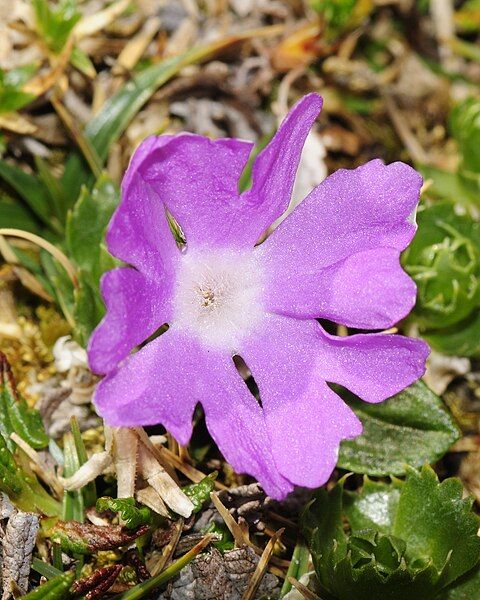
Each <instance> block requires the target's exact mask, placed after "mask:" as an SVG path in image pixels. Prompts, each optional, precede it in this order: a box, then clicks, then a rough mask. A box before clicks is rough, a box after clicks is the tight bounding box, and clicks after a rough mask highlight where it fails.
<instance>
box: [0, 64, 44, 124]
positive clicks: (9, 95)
mask: <svg viewBox="0 0 480 600" xmlns="http://www.w3.org/2000/svg"><path fill="white" fill-rule="evenodd" d="M36 69H37V65H36V64H30V65H25V66H23V67H19V68H18V69H12V70H10V71H5V70H3V69H0V113H8V112H12V111H15V110H19V109H20V108H22V107H23V106H25V105H26V104H28V103H29V102H31V101H32V100H33V99H34V98H35V96H34V95H33V94H28V93H26V92H23V91H22V89H21V87H22V85H23V84H24V83H25V82H26V81H27V80H28V79H29V78H30V77H31V76H32V74H33V72H34V71H35V70H36Z"/></svg>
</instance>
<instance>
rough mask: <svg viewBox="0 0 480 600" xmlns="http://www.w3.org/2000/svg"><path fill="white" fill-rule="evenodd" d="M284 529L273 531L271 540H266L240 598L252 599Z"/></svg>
mask: <svg viewBox="0 0 480 600" xmlns="http://www.w3.org/2000/svg"><path fill="white" fill-rule="evenodd" d="M284 531H285V529H279V530H278V531H277V532H276V533H275V535H274V536H273V537H272V538H271V540H270V541H269V542H268V544H267V545H266V546H265V550H264V551H263V552H262V555H261V556H260V560H259V561H258V564H257V568H256V569H255V572H254V573H253V575H252V578H251V579H250V582H249V584H248V587H247V589H246V590H245V593H244V594H243V596H242V600H253V598H254V597H255V594H256V592H257V590H258V586H259V585H260V582H261V581H262V579H263V576H264V575H265V572H266V570H267V567H268V563H269V561H270V558H271V556H272V554H273V551H274V550H275V544H276V543H277V541H278V540H279V539H280V537H281V535H282V533H283V532H284Z"/></svg>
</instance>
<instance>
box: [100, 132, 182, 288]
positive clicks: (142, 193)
mask: <svg viewBox="0 0 480 600" xmlns="http://www.w3.org/2000/svg"><path fill="white" fill-rule="evenodd" d="M145 143H146V142H145ZM138 152H143V149H142V147H140V148H139V149H138V150H137V153H138ZM135 156H136V155H135ZM135 156H134V158H133V159H132V162H131V165H130V167H129V168H128V170H127V173H126V175H125V179H124V183H123V185H122V201H121V203H120V205H119V207H118V208H117V210H116V211H115V213H114V215H113V217H112V220H111V221H110V225H109V227H108V231H107V235H106V240H107V245H108V249H109V251H110V252H111V253H112V254H113V255H114V256H116V257H117V258H119V259H120V260H123V261H124V262H126V263H129V264H131V265H133V266H134V267H136V268H137V269H138V270H139V271H141V272H142V273H144V274H145V275H149V276H150V277H152V278H155V277H163V276H164V275H165V274H168V275H170V276H171V274H172V272H173V270H174V265H175V261H177V260H178V259H179V258H180V251H179V249H178V247H177V245H176V243H175V239H174V237H173V235H172V232H171V231H170V227H169V225H168V220H167V215H166V212H165V206H164V205H163V203H162V202H161V200H160V199H159V197H158V195H157V194H156V193H155V192H154V190H153V189H152V187H151V186H150V185H148V183H146V182H145V181H144V180H143V179H142V177H140V175H139V174H138V173H137V172H135V171H134V172H132V169H134V167H135V164H136V162H137V160H136V158H135Z"/></svg>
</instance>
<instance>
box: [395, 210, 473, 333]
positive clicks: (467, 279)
mask: <svg viewBox="0 0 480 600" xmlns="http://www.w3.org/2000/svg"><path fill="white" fill-rule="evenodd" d="M417 223H418V233H417V235H416V236H415V238H414V240H413V242H412V243H411V244H410V246H409V248H408V249H407V250H406V251H405V253H404V255H403V257H402V262H403V264H404V266H405V270H406V271H407V272H408V273H409V274H410V275H411V276H412V277H413V279H414V280H415V283H416V284H417V288H418V294H417V303H416V305H415V309H414V313H413V315H412V318H414V319H415V320H416V321H417V322H418V323H419V324H420V325H421V326H422V327H423V328H424V329H436V328H444V327H448V326H450V325H454V324H456V323H459V322H460V321H462V320H463V319H466V318H467V317H468V316H469V315H471V314H472V312H473V311H475V310H476V309H477V308H478V307H479V306H480V223H478V222H476V221H474V220H473V219H472V218H471V217H470V216H469V215H467V214H465V215H459V214H457V212H456V210H455V205H454V204H453V203H452V202H440V203H436V204H434V205H433V206H428V207H422V209H421V210H419V212H418V215H417Z"/></svg>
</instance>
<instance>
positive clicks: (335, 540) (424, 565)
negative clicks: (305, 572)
mask: <svg viewBox="0 0 480 600" xmlns="http://www.w3.org/2000/svg"><path fill="white" fill-rule="evenodd" d="M344 482H345V478H344V479H342V480H341V481H340V482H339V483H338V484H337V485H336V486H335V487H334V488H333V489H332V490H331V491H330V492H327V491H326V490H325V489H321V490H319V491H318V492H317V493H316V494H315V497H314V499H313V500H312V502H311V503H310V504H309V505H308V506H307V508H306V509H305V511H304V514H303V515H302V519H301V524H302V530H303V532H304V534H305V536H306V539H307V541H308V544H309V547H310V550H311V553H312V558H313V562H314V566H315V570H316V573H317V577H318V580H319V582H320V586H321V595H322V597H324V598H325V599H338V600H347V599H348V600H350V599H351V598H355V600H370V598H389V599H390V600H404V598H409V599H411V600H428V599H433V598H437V597H438V594H439V593H440V592H441V590H444V589H446V588H447V587H448V586H451V585H452V584H454V582H456V581H458V584H459V585H461V584H463V581H462V580H461V579H460V578H461V577H462V576H464V575H465V574H466V573H469V572H470V570H471V569H472V568H473V567H474V566H475V565H476V564H478V561H479V559H480V538H478V536H477V530H478V525H479V518H478V517H477V516H476V515H475V513H474V512H473V511H472V510H471V506H472V501H471V500H468V499H466V500H465V499H462V486H461V483H460V481H459V480H458V479H447V480H446V481H444V482H443V483H439V482H438V479H437V477H436V475H435V473H434V472H433V470H432V469H431V468H430V467H428V466H426V467H424V468H423V469H422V470H421V471H420V472H417V471H415V470H414V469H409V472H408V474H407V478H406V481H405V482H401V481H399V480H394V481H392V482H391V483H390V484H388V483H374V482H371V481H369V480H368V478H366V479H365V484H364V487H363V488H362V489H361V490H360V491H357V492H347V491H345V490H344ZM442 598H443V596H442ZM446 598H448V596H447V597H446Z"/></svg>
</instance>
